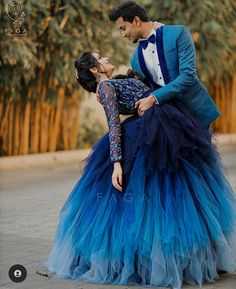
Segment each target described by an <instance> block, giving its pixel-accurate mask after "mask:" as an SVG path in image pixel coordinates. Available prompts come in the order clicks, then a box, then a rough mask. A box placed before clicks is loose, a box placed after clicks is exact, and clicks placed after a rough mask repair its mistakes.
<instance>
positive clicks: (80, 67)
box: [75, 51, 148, 93]
mask: <svg viewBox="0 0 236 289" xmlns="http://www.w3.org/2000/svg"><path fill="white" fill-rule="evenodd" d="M93 67H96V68H97V69H98V71H100V64H99V62H98V61H97V59H96V58H95V57H94V56H93V55H92V52H89V51H87V52H83V53H81V54H80V55H79V58H77V59H76V60H75V74H76V78H77V80H78V82H79V84H80V85H81V86H82V87H83V88H84V89H86V90H87V91H89V92H95V93H96V90H97V81H96V77H95V76H94V75H93V73H92V72H91V71H90V70H89V69H90V68H93ZM122 78H123V79H127V78H136V79H138V80H141V81H143V82H144V83H145V84H146V82H145V79H144V78H143V77H142V76H141V75H139V74H138V73H137V72H135V71H134V70H132V69H129V70H128V71H127V74H118V75H116V76H114V77H113V78H112V79H122ZM146 85H148V84H146Z"/></svg>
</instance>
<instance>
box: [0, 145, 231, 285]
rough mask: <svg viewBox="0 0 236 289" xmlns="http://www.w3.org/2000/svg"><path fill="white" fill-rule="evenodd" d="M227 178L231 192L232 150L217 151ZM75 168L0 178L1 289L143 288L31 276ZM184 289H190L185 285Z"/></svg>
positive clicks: (224, 281)
mask: <svg viewBox="0 0 236 289" xmlns="http://www.w3.org/2000/svg"><path fill="white" fill-rule="evenodd" d="M222 158H223V162H224V164H225V166H226V173H227V175H228V177H229V180H230V182H231V184H232V185H233V187H234V190H235V192H236V147H230V148H227V147H226V148H224V151H223V152H222ZM79 171H80V168H79V165H78V164H75V163H73V164H71V165H68V164H66V165H59V166H57V167H40V168H32V169H22V170H19V169H18V170H13V169H12V170H8V171H5V172H1V174H0V186H1V187H0V188H1V191H0V201H1V202H0V212H1V216H0V233H1V237H0V288H1V289H8V288H17V289H28V288H30V289H33V288H37V289H41V288H42V289H60V288H63V289H72V288H73V289H90V288H91V289H99V288H107V289H114V288H116V289H118V288H124V289H127V288H133V289H136V288H142V287H134V286H109V285H93V284H85V283H80V282H77V281H72V280H63V279H58V278H55V277H52V278H51V279H48V278H46V277H42V276H39V275H37V274H36V271H37V270H43V269H45V268H44V267H43V265H42V261H44V260H46V258H47V256H48V253H49V251H50V248H51V243H52V240H53V237H54V232H55V228H56V225H57V222H58V216H59V215H58V212H59V210H60V209H61V207H62V205H63V204H64V202H65V200H66V198H67V196H68V195H69V193H70V191H71V189H72V187H73V186H74V185H75V183H76V182H77V180H78V178H79V175H80V173H79ZM13 264H22V265H24V266H25V267H26V269H27V272H28V275H27V278H26V280H25V281H23V282H22V283H14V282H12V281H11V280H10V279H9V277H8V270H9V268H10V266H12V265H13ZM183 288H184V289H190V288H191V289H194V288H197V287H192V286H188V285H185V286H184V287H183ZM203 288H204V289H213V288H214V289H217V288H224V289H236V275H230V274H222V275H221V279H220V280H219V281H218V282H217V283H215V284H208V285H204V286H203Z"/></svg>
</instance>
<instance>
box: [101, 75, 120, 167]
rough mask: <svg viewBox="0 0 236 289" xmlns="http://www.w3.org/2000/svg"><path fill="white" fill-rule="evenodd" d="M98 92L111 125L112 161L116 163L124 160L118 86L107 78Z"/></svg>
mask: <svg viewBox="0 0 236 289" xmlns="http://www.w3.org/2000/svg"><path fill="white" fill-rule="evenodd" d="M98 93H99V98H100V103H101V104H102V105H103V108H104V110H105V113H106V118H107V122H108V126H109V140H110V157H111V162H112V163H114V162H117V161H121V160H122V152H121V126H120V117H119V109H118V102H117V94H116V88H115V86H114V84H112V83H111V82H110V81H109V80H108V81H106V80H105V81H103V82H102V83H101V84H100V87H99V91H98Z"/></svg>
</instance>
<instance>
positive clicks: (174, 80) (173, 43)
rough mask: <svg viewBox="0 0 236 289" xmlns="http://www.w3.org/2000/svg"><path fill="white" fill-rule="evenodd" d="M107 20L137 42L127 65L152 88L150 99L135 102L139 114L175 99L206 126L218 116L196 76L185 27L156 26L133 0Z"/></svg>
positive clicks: (191, 44) (194, 57)
mask: <svg viewBox="0 0 236 289" xmlns="http://www.w3.org/2000/svg"><path fill="white" fill-rule="evenodd" d="M109 19H110V20H111V21H113V22H115V23H116V26H117V28H118V29H119V31H120V33H121V35H122V36H123V37H126V38H128V39H129V40H130V41H131V42H133V43H137V42H138V41H139V42H138V46H137V47H136V49H135V50H134V52H133V54H132V56H131V61H130V63H131V66H132V69H134V70H135V71H137V72H138V73H139V74H140V75H142V76H143V77H144V78H145V79H146V80H147V81H148V83H149V86H150V87H151V88H152V89H153V91H152V94H151V95H150V96H148V97H147V98H145V99H141V100H139V101H137V102H136V107H137V108H138V113H139V115H142V114H143V113H144V112H145V111H146V110H147V109H149V108H150V107H151V106H153V105H154V104H157V105H158V104H161V103H163V102H165V101H168V100H170V99H173V98H175V99H177V100H179V101H181V102H182V103H184V104H186V105H187V106H188V108H189V109H190V110H191V111H192V113H193V114H194V115H195V116H196V117H197V118H198V119H199V120H200V121H201V122H202V123H203V125H204V126H206V127H209V125H210V124H211V123H212V122H213V121H214V120H215V119H217V118H218V117H219V116H220V112H219V111H218V109H217V107H216V105H215V103H214V102H213V100H212V99H211V97H210V95H209V93H208V92H207V90H206V89H205V87H204V86H203V84H202V83H201V82H200V80H199V78H198V76H197V74H196V55H195V47H194V44H193V41H192V37H191V34H190V32H189V30H188V29H187V28H186V27H185V26H184V25H164V26H163V25H158V27H157V25H156V23H155V22H152V21H149V18H148V16H147V12H146V10H145V9H144V8H143V7H142V6H140V5H138V4H137V3H135V2H134V1H127V2H123V3H122V4H120V5H119V6H118V7H116V8H114V9H113V10H112V11H111V12H110V14H109ZM156 28H157V29H156Z"/></svg>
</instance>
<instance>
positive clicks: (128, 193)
mask: <svg viewBox="0 0 236 289" xmlns="http://www.w3.org/2000/svg"><path fill="white" fill-rule="evenodd" d="M75 67H76V75H77V79H78V82H79V83H80V85H81V86H83V87H84V88H85V89H86V90H88V91H90V92H96V93H97V97H98V100H99V102H100V103H101V104H102V105H103V107H104V110H105V113H106V117H107V121H108V125H109V134H108V133H107V134H105V135H104V136H103V137H102V138H101V139H100V140H99V141H98V142H97V143H96V144H95V145H94V146H93V149H92V152H91V153H90V155H89V157H88V158H87V160H86V166H85V168H84V171H83V174H82V176H81V178H80V180H79V181H78V183H77V184H76V186H75V187H74V189H73V190H72V192H71V194H70V196H69V197H68V199H67V201H66V202H65V204H64V206H63V208H62V209H61V212H60V222H59V224H58V227H57V231H56V235H55V240H54V244H53V248H52V250H51V253H50V255H49V258H48V261H47V262H46V263H45V265H46V266H47V268H48V270H49V271H50V272H54V273H56V275H57V276H58V277H61V278H72V279H77V280H83V281H86V282H90V283H109V284H140V285H146V286H171V287H172V288H181V286H182V284H183V282H184V281H185V282H187V283H189V284H197V285H199V286H201V284H202V283H203V282H214V281H215V280H217V279H218V278H219V275H218V273H217V270H224V271H227V272H235V269H236V252H235V245H236V242H235V239H234V238H235V207H236V199H235V196H234V193H233V192H232V190H231V187H230V185H229V183H228V182H227V180H226V179H225V177H224V175H223V174H222V172H221V164H220V161H219V156H218V154H217V152H216V150H215V148H214V147H213V144H212V143H211V135H210V132H209V131H208V130H207V129H206V128H204V127H203V125H202V124H201V123H200V121H198V120H197V119H195V118H194V117H192V115H191V114H190V113H189V112H188V110H187V109H186V108H185V107H184V106H183V105H182V104H181V103H179V102H176V101H172V102H169V103H165V104H162V105H154V106H153V107H152V108H150V109H149V110H147V111H146V112H145V113H144V114H143V115H142V116H139V115H138V114H137V110H136V108H135V102H136V101H138V100H139V99H141V98H143V97H146V96H148V95H150V93H151V91H150V89H149V88H148V87H147V86H146V85H145V84H144V83H143V82H142V81H141V80H137V79H135V78H122V79H112V78H111V76H112V73H113V71H114V66H113V65H112V64H111V63H110V62H109V60H108V59H107V58H105V57H101V56H100V55H99V54H97V53H90V52H85V53H83V54H81V55H80V57H79V58H78V59H77V60H76V62H75ZM119 114H133V116H131V117H129V118H128V119H126V120H125V121H123V122H122V123H120V120H119Z"/></svg>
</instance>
